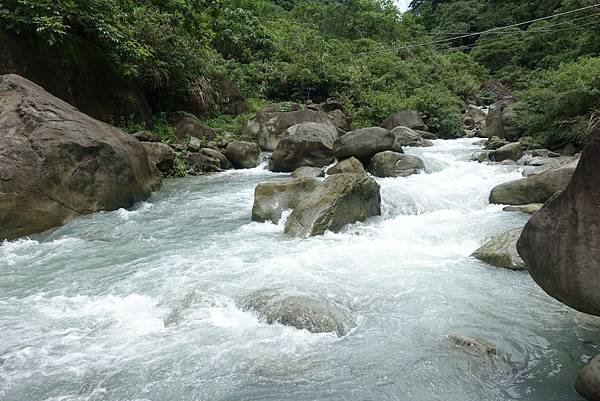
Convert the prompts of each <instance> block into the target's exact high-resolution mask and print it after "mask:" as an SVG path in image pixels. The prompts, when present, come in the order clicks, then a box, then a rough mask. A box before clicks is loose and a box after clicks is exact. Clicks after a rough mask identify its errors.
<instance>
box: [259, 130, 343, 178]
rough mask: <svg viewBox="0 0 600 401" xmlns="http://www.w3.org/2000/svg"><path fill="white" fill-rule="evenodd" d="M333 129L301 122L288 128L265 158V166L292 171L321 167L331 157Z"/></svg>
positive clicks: (333, 137)
mask: <svg viewBox="0 0 600 401" xmlns="http://www.w3.org/2000/svg"><path fill="white" fill-rule="evenodd" d="M337 136H338V135H337V130H336V129H335V128H333V127H331V125H327V124H320V123H302V124H297V125H293V126H291V127H290V128H288V129H287V130H286V131H285V132H284V133H283V135H282V136H281V139H280V141H279V143H278V144H277V147H276V148H275V150H274V151H273V154H272V155H271V159H270V160H269V170H271V171H274V172H292V171H294V170H295V169H297V168H299V167H325V166H327V165H329V164H331V163H332V162H333V161H334V159H335V158H334V156H333V143H334V142H335V140H336V139H337Z"/></svg>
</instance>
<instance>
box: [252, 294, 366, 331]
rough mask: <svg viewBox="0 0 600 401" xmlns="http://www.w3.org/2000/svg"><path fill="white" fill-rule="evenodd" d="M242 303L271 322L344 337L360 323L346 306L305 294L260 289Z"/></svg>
mask: <svg viewBox="0 0 600 401" xmlns="http://www.w3.org/2000/svg"><path fill="white" fill-rule="evenodd" d="M242 307H243V308H244V309H246V310H251V311H254V312H256V313H257V314H258V315H259V316H260V317H261V318H263V319H265V320H266V322H267V323H268V324H273V323H280V324H283V325H285V326H290V327H295V328H297V329H299V330H307V331H309V332H311V333H336V334H337V335H338V336H340V337H341V336H344V335H346V334H347V333H348V332H349V331H350V330H351V329H352V328H354V327H355V326H356V323H355V322H354V319H353V317H352V314H351V312H350V311H348V310H347V309H346V308H344V307H342V306H340V305H339V304H337V303H334V302H331V301H329V300H325V299H319V298H317V297H312V296H308V295H304V294H292V295H288V294H284V293H281V292H279V291H273V290H259V291H256V292H254V293H252V294H250V295H248V296H247V297H246V298H245V299H244V300H243V302H242Z"/></svg>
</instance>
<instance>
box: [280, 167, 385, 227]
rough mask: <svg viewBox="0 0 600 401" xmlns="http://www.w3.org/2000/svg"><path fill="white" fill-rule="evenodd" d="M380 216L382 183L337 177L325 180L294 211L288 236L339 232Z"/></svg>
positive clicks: (366, 179)
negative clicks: (351, 225) (345, 227)
mask: <svg viewBox="0 0 600 401" xmlns="http://www.w3.org/2000/svg"><path fill="white" fill-rule="evenodd" d="M380 214H381V195H380V193H379V184H377V182H376V181H375V180H374V179H373V178H370V177H367V176H364V175H359V174H335V175H332V176H330V177H328V178H326V179H325V181H324V182H323V183H321V184H320V185H319V186H318V187H317V188H316V189H315V190H314V191H313V192H312V193H311V194H310V195H309V196H308V197H306V198H305V199H303V200H302V201H301V202H300V203H299V204H298V205H297V206H296V208H295V209H294V211H293V212H292V214H291V215H290V217H289V218H288V219H287V221H286V224H285V233H286V234H288V235H292V236H296V237H309V236H314V235H321V234H324V233H325V231H327V230H329V231H333V232H338V231H340V230H341V229H342V228H343V227H344V226H345V225H347V224H352V223H355V222H357V221H364V220H366V219H367V218H368V217H371V216H376V215H380Z"/></svg>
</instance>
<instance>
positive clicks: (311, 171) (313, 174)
mask: <svg viewBox="0 0 600 401" xmlns="http://www.w3.org/2000/svg"><path fill="white" fill-rule="evenodd" d="M291 176H292V178H303V177H304V178H306V177H308V178H317V177H325V172H324V171H323V169H322V168H320V167H298V168H297V169H296V170H294V171H292V174H291Z"/></svg>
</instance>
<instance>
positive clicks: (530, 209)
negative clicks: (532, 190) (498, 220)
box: [502, 203, 544, 214]
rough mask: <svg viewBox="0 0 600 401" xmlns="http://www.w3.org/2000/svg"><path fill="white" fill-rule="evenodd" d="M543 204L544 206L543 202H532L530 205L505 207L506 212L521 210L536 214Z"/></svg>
mask: <svg viewBox="0 0 600 401" xmlns="http://www.w3.org/2000/svg"><path fill="white" fill-rule="evenodd" d="M542 206H544V204H543V203H530V204H528V205H513V206H506V207H505V208H504V209H502V210H504V211H505V212H521V213H526V214H534V213H537V212H538V211H539V210H540V209H541V208H542Z"/></svg>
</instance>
